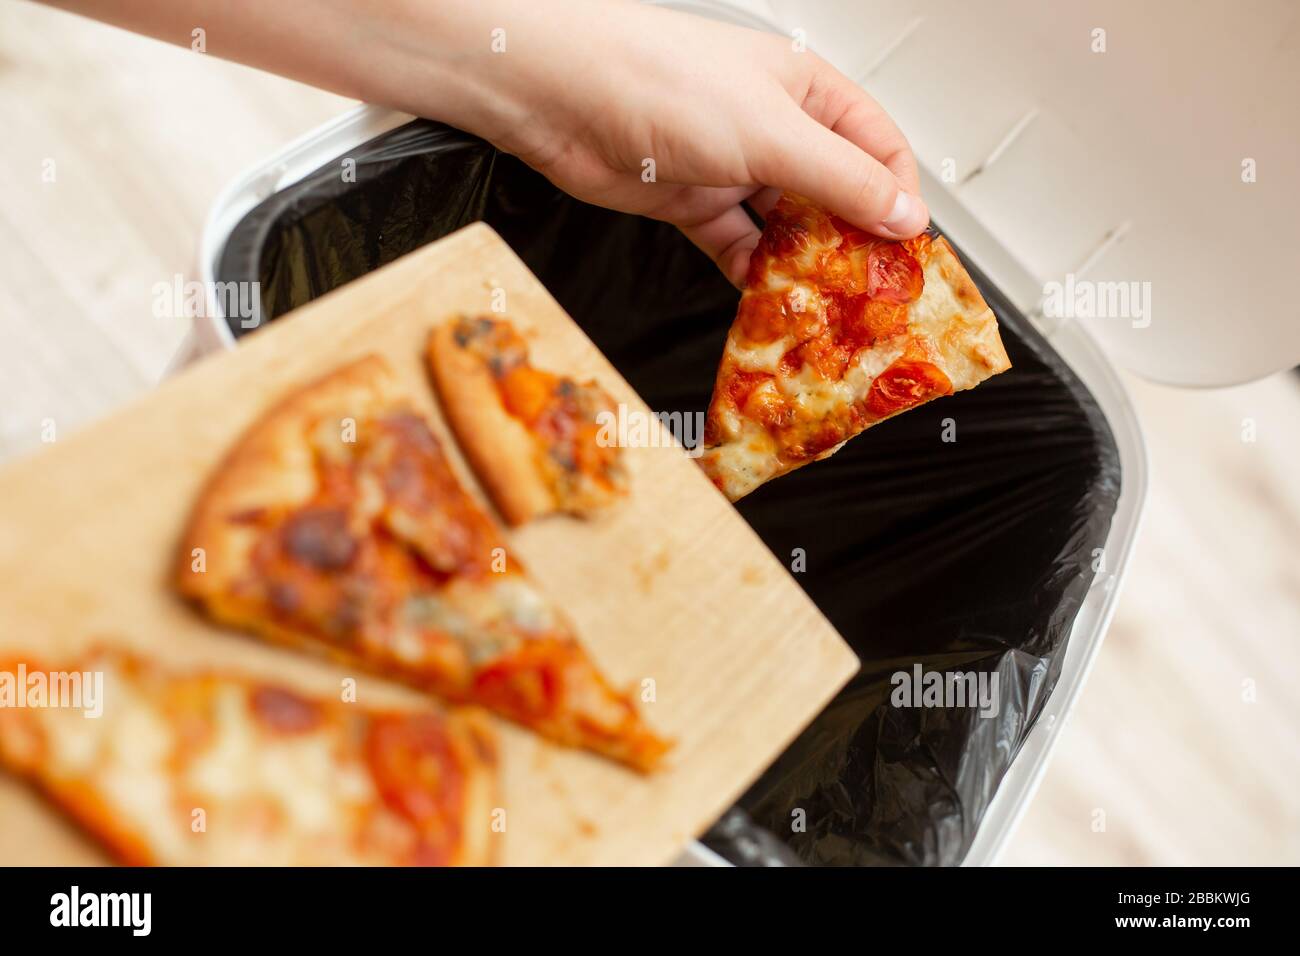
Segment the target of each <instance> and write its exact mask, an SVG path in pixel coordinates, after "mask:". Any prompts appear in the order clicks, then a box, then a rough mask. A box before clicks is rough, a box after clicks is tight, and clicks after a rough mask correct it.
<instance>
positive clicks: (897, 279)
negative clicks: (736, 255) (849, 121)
mask: <svg viewBox="0 0 1300 956" xmlns="http://www.w3.org/2000/svg"><path fill="white" fill-rule="evenodd" d="M1010 367H1011V362H1010V361H1009V360H1008V358H1007V353H1006V350H1005V349H1004V348H1003V346H1002V340H1001V338H1000V337H999V336H998V325H997V319H996V318H995V317H994V315H993V312H992V311H991V310H990V309H989V307H988V306H987V305H986V304H985V302H984V300H983V298H982V297H981V296H980V294H979V290H978V289H976V288H975V283H974V282H972V281H971V278H970V276H969V275H968V274H967V273H966V270H965V268H963V266H962V264H961V262H960V261H959V260H958V259H957V256H956V254H955V253H954V252H953V250H952V247H951V246H949V245H948V243H947V241H946V240H945V239H943V238H942V237H936V236H930V235H928V234H927V235H921V236H918V237H916V238H915V239H908V240H906V241H903V242H895V241H891V240H887V239H880V238H878V237H876V236H872V235H870V234H868V233H866V232H863V231H862V230H860V229H857V228H856V227H854V226H851V225H849V224H848V223H847V222H845V221H844V220H842V219H840V218H838V217H837V216H834V215H831V214H830V213H828V212H826V211H825V210H824V209H821V208H820V207H818V206H817V205H815V204H813V203H811V202H809V201H808V200H806V199H803V198H801V197H798V196H794V195H791V194H789V193H786V194H785V195H783V196H782V197H781V199H780V200H779V201H778V202H777V204H776V207H775V208H774V209H773V210H772V212H771V214H770V215H769V216H768V218H767V221H766V224H765V225H764V228H763V234H762V238H761V239H760V240H759V244H758V247H757V248H756V249H755V250H754V253H753V255H752V256H751V258H750V263H749V274H748V277H747V279H746V284H745V291H744V293H743V295H742V296H741V300H740V307H739V310H738V311H737V314H736V319H735V322H734V323H733V324H732V327H731V331H730V333H729V334H728V336H727V344H726V348H725V350H724V351H723V355H722V361H721V362H720V364H719V366H718V376H717V381H716V383H715V385H714V390H713V400H712V402H711V403H710V405H709V412H708V418H707V421H706V427H705V446H706V448H705V451H704V453H703V455H702V456H701V457H700V465H701V467H703V468H704V470H705V472H706V473H707V474H708V475H709V477H710V478H711V479H712V480H713V482H714V484H715V485H717V486H718V488H720V489H721V490H722V492H723V493H724V494H726V496H727V497H728V498H730V499H731V500H732V501H735V500H737V499H739V498H742V497H744V496H745V495H747V494H749V493H750V492H751V491H753V490H754V489H755V488H757V487H758V486H759V485H761V484H763V483H764V482H766V481H770V480H771V479H773V478H777V477H779V476H781V475H784V474H786V473H787V472H790V471H793V470H794V469H795V468H799V467H801V466H803V465H806V464H807V463H808V462H810V461H816V460H818V459H821V458H826V457H828V456H830V455H832V454H834V453H835V452H836V451H838V450H839V448H840V447H841V446H842V445H843V444H844V443H845V442H846V441H848V440H849V439H850V438H852V437H853V436H855V435H857V434H859V433H860V432H862V431H864V430H865V429H867V428H870V427H871V426H872V425H874V424H876V423H877V422H880V421H883V420H885V419H886V418H889V417H891V416H893V415H897V414H899V413H900V412H905V411H907V410H908V409H909V408H915V407H916V406H917V405H920V404H922V403H923V402H928V401H930V400H931V399H934V398H939V397H941V396H943V395H950V394H952V393H953V392H956V391H961V390H962V389H967V388H974V387H975V386H976V385H978V384H979V383H980V382H982V381H984V380H985V379H987V378H989V377H990V376H992V375H996V374H997V373H999V372H1003V371H1006V370H1007V369H1008V368H1010Z"/></svg>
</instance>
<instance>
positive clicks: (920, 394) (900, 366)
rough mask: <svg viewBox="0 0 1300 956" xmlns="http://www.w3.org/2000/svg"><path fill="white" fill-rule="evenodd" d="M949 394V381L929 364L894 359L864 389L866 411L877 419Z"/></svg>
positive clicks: (950, 387) (950, 389)
mask: <svg viewBox="0 0 1300 956" xmlns="http://www.w3.org/2000/svg"><path fill="white" fill-rule="evenodd" d="M951 394H952V382H951V381H950V380H949V378H948V376H947V375H945V374H944V373H943V370H942V369H940V368H938V367H937V366H935V365H932V364H931V363H929V362H922V361H917V360H915V359H898V360H897V361H896V362H894V363H893V364H892V365H890V366H889V368H887V369H885V370H884V371H883V372H881V373H880V374H879V375H877V376H876V380H875V381H874V382H872V383H871V388H869V389H868V390H867V398H866V406H867V410H868V411H869V412H871V414H873V415H875V416H876V417H877V418H885V417H887V416H889V415H894V414H896V413H898V412H901V411H903V410H904V409H908V408H912V407H913V406H916V405H920V404H921V403H922V402H928V401H929V400H930V399H932V398H938V397H939V396H941V395H951Z"/></svg>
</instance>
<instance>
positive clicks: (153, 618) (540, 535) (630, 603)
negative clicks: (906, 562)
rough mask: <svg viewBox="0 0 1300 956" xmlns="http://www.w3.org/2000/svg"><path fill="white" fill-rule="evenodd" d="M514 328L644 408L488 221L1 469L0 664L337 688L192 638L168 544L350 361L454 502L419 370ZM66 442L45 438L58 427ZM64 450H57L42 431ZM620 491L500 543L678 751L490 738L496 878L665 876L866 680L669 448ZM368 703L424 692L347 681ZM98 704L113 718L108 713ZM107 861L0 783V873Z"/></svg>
mask: <svg viewBox="0 0 1300 956" xmlns="http://www.w3.org/2000/svg"><path fill="white" fill-rule="evenodd" d="M502 292H504V296H505V304H506V309H507V311H506V315H507V317H508V318H510V319H511V320H512V321H513V322H514V323H515V324H516V326H517V327H518V328H520V329H521V331H523V332H524V333H525V334H526V335H528V337H529V338H530V340H531V342H532V351H533V358H534V361H535V363H536V364H538V365H539V366H542V367H546V368H552V369H556V370H565V371H568V372H570V373H572V374H574V375H575V376H576V377H577V378H579V379H585V378H595V379H597V380H598V381H599V382H600V383H601V384H602V385H603V386H604V387H605V388H606V389H607V390H608V391H609V392H610V393H611V395H613V396H614V398H615V400H616V401H618V402H626V403H627V405H628V407H629V408H630V409H635V410H636V411H637V412H639V413H646V412H647V409H646V407H645V405H644V403H642V402H641V400H640V399H639V398H638V397H637V395H636V394H635V393H634V392H633V391H632V389H631V388H630V387H629V386H628V385H627V383H626V382H624V381H623V379H622V378H621V377H620V376H619V374H618V373H617V372H616V371H615V370H614V368H613V366H611V365H610V364H609V362H607V361H606V360H605V358H604V357H603V356H602V355H601V354H600V352H599V351H598V350H597V349H596V348H595V346H594V345H592V343H591V341H590V340H589V339H588V338H587V337H586V336H585V335H584V334H583V333H582V331H581V330H580V329H579V328H578V327H577V325H575V324H574V322H573V321H572V319H570V318H569V317H568V316H567V315H565V313H564V312H563V310H561V309H560V307H559V305H558V304H557V303H556V302H555V300H554V299H552V298H551V297H550V295H549V294H547V292H546V290H545V289H544V288H543V287H542V285H541V283H540V282H538V281H537V279H536V278H535V277H534V276H533V275H532V274H531V273H530V272H529V271H528V270H527V268H526V267H525V266H524V264H523V263H522V262H521V261H520V260H519V259H518V258H517V257H516V256H515V255H514V253H512V252H511V251H510V249H509V248H508V247H507V246H506V244H505V243H504V242H503V241H502V240H501V239H500V237H499V236H497V235H496V233H494V232H493V231H492V230H491V229H490V228H488V227H487V226H485V225H482V224H476V225H472V226H469V227H467V228H465V229H462V230H461V231H459V232H457V233H455V234H454V235H451V236H448V237H447V238H445V239H443V240H441V241H439V242H436V243H434V244H432V245H430V246H427V247H425V248H424V249H421V250H420V251H418V252H415V253H413V254H411V255H409V256H406V257H405V258H403V259H401V260H399V261H398V262H395V263H393V264H391V265H389V266H388V267H386V268H384V269H381V270H379V271H378V272H376V273H374V274H373V275H370V276H367V277H366V278H364V279H361V280H359V281H357V282H354V283H352V284H350V285H348V286H347V287H346V288H343V289H340V290H338V291H337V292H335V293H333V294H331V295H328V296H325V297H324V298H322V299H320V300H318V301H316V302H313V303H312V304H310V305H308V306H306V307H305V308H302V309H299V310H298V311H297V312H295V313H294V314H292V315H291V316H286V317H285V318H283V319H280V320H278V321H276V322H275V323H273V324H272V325H271V326H270V327H268V328H266V329H263V330H261V331H258V332H257V333H256V334H254V335H252V336H250V337H249V338H247V339H246V340H245V341H244V342H243V343H242V344H241V345H240V346H239V348H238V349H237V350H235V351H234V352H231V353H227V354H222V355H220V356H217V357H214V358H210V359H207V360H205V361H203V362H200V363H199V364H198V365H196V366H195V367H193V368H190V369H188V370H187V371H185V372H184V373H183V374H181V375H178V376H177V377H175V378H173V379H171V380H169V381H167V382H165V383H164V384H163V385H162V386H161V387H159V388H158V389H157V390H156V391H155V392H154V393H152V394H151V395H150V396H148V397H147V398H146V399H144V400H143V401H142V402H140V403H138V404H136V405H134V406H133V407H129V408H127V409H125V410H124V411H122V412H120V413H119V414H117V415H115V416H113V417H112V418H110V419H108V420H107V421H104V422H101V423H99V424H98V425H96V426H94V427H92V428H90V429H88V430H86V431H83V432H81V433H79V434H76V435H72V436H69V437H67V438H64V437H63V436H61V435H58V436H57V440H56V441H55V442H54V443H53V444H52V445H51V447H50V448H48V449H47V450H45V451H43V452H42V453H41V454H39V455H36V456H35V457H33V458H30V459H28V460H26V461H23V462H20V463H17V464H16V465H14V466H12V467H10V468H9V469H8V470H7V471H5V472H3V473H0V593H2V594H3V599H0V656H3V653H2V652H5V651H10V650H14V649H17V650H28V651H32V650H34V651H36V652H38V654H39V657H40V658H41V659H42V660H47V661H51V662H53V660H54V659H55V658H57V657H58V656H60V655H62V654H63V653H64V652H68V653H71V652H74V651H75V650H77V649H78V648H79V647H81V646H82V645H84V644H86V643H89V642H90V641H92V640H94V639H96V638H100V639H104V638H107V639H111V640H114V641H120V642H122V643H125V644H128V645H131V646H133V647H135V648H136V649H138V650H141V651H143V652H145V653H146V654H149V655H152V656H155V657H157V658H160V659H164V660H166V661H168V662H172V663H175V664H181V665H189V664H202V665H219V666H220V667H222V668H226V669H231V670H236V669H242V670H246V671H249V672H252V673H256V674H261V675H265V676H271V677H274V678H276V679H278V680H281V681H284V682H288V683H291V684H294V685H296V686H299V687H301V688H303V689H305V690H308V691H316V692H319V693H323V694H329V695H333V694H337V693H338V688H339V681H340V679H341V676H345V675H346V676H352V674H351V672H346V671H343V670H341V669H339V668H337V667H335V666H334V665H331V664H328V663H326V662H323V661H318V660H316V659H313V658H311V657H308V656H303V655H298V654H295V653H292V652H290V651H285V650H281V649H277V648H273V647H270V646H268V645H264V644H262V643H260V642H259V641H257V640H255V639H252V638H247V637H244V636H242V635H240V634H237V633H233V632H228V631H223V630H221V629H218V628H216V627H213V626H211V625H209V624H208V623H206V622H205V621H204V620H203V619H201V618H200V617H198V616H197V615H196V614H194V613H193V612H192V611H191V610H190V609H189V608H188V607H187V606H186V605H184V604H183V603H182V602H180V601H179V600H177V599H176V598H175V597H173V596H172V594H170V593H169V592H168V589H167V587H166V583H165V577H166V574H167V570H168V568H169V566H170V562H171V559H172V555H173V552H174V548H175V546H176V538H177V535H178V534H179V532H180V530H181V527H182V523H183V522H184V520H185V517H186V515H187V513H188V511H189V509H190V506H191V504H192V503H193V501H194V499H195V496H196V495H197V493H198V491H199V489H200V486H201V484H202V483H203V481H204V480H205V479H206V477H207V475H208V473H209V472H210V470H211V469H212V468H214V467H216V465H217V464H218V462H219V461H220V459H221V458H222V456H223V455H224V453H225V452H226V450H227V448H229V447H230V445H231V444H232V443H233V442H234V441H235V440H236V438H237V437H238V436H239V435H240V433H241V432H242V431H243V430H244V428H245V427H246V426H247V425H248V424H249V423H251V422H252V421H253V420H255V419H256V418H257V417H258V416H259V415H261V414H262V412H263V411H264V410H265V409H267V408H268V407H269V405H270V404H271V403H272V402H274V401H275V400H276V399H277V398H278V397H279V396H280V395H282V394H283V393H285V392H286V391H288V390H290V389H292V388H293V387H295V386H297V385H299V384H301V383H304V382H307V381H309V380H311V379H314V378H316V377H318V376H319V375H321V374H323V373H325V372H327V371H329V370H331V369H332V368H335V367H337V366H339V365H341V364H343V363H345V362H347V361H349V360H350V359H353V358H356V357H359V356H361V355H364V354H366V353H370V352H376V353H380V354H382V355H384V356H386V357H387V358H388V360H389V361H390V362H391V364H392V365H393V367H394V368H395V369H396V370H397V372H398V374H399V375H400V376H402V378H403V379H404V380H405V382H406V384H407V386H408V388H409V391H410V393H411V394H412V395H413V396H414V397H415V398H416V400H417V401H418V402H420V404H421V405H422V406H423V407H424V408H426V409H427V410H428V412H429V413H430V414H431V415H432V416H433V418H434V425H435V429H436V430H437V431H438V433H439V435H440V436H442V437H443V438H444V439H445V440H446V441H447V445H448V448H449V449H451V450H452V454H453V457H454V459H455V463H456V465H457V466H458V468H459V471H460V474H461V477H462V479H463V480H464V481H465V482H466V484H467V486H469V487H471V488H473V489H474V490H475V491H476V492H477V491H478V488H477V485H475V484H474V482H473V480H472V473H471V472H470V471H469V469H468V468H467V467H465V464H464V460H463V459H462V458H460V457H459V454H458V452H457V451H456V450H455V443H454V441H451V440H450V438H449V432H448V430H447V428H446V425H445V423H444V422H443V420H442V418H441V416H440V413H439V410H438V408H437V404H436V401H435V400H434V397H433V394H432V391H431V390H430V387H429V382H428V379H427V377H426V375H425V372H424V369H423V365H422V360H421V356H422V353H423V346H424V342H425V338H426V336H427V334H428V331H429V329H430V328H431V327H432V326H433V325H434V324H436V323H437V322H439V321H442V320H444V319H446V318H447V317H449V316H450V315H452V314H454V313H457V312H466V313H471V314H473V313H489V312H490V311H491V308H492V304H493V302H494V295H495V296H496V297H497V298H496V301H498V302H499V301H500V296H501V294H502ZM55 426H56V428H57V422H56V423H55ZM56 435H57V433H56ZM625 454H626V456H627V462H628V466H629V468H630V470H631V474H632V494H631V497H630V499H629V500H628V501H626V502H624V503H622V504H621V505H620V506H619V507H618V508H617V509H616V510H615V511H614V512H613V513H611V514H608V515H606V516H604V517H602V518H601V519H599V520H596V521H592V522H583V521H578V520H575V519H571V518H565V517H552V518H549V519H544V520H542V521H540V522H536V523H534V524H532V525H530V526H528V527H526V528H523V529H521V530H518V531H514V532H512V533H511V535H510V538H511V541H512V543H513V545H514V547H515V550H516V552H517V553H518V554H519V555H520V557H521V559H522V560H523V561H524V562H525V563H526V565H527V566H528V567H529V569H530V570H531V572H532V574H533V575H534V577H535V578H537V579H538V580H539V582H540V583H541V585H542V586H543V588H544V589H545V590H546V591H547V592H548V593H549V594H550V595H551V596H552V597H553V599H555V600H556V601H557V602H558V603H559V604H560V605H561V606H562V607H563V608H564V609H565V610H566V612H567V613H568V614H569V616H570V617H571V619H572V620H573V621H574V623H575V624H576V626H577V630H578V634H579V635H580V638H581V640H582V641H583V642H584V644H585V645H586V646H587V647H588V648H589V650H590V651H591V652H592V654H593V656H594V657H595V658H596V660H597V662H598V663H599V664H600V665H601V666H602V667H603V668H604V670H605V671H606V673H607V674H609V675H610V677H611V679H613V680H614V681H615V682H616V683H619V684H632V683H635V684H636V685H637V686H638V687H640V686H641V685H642V681H643V680H645V679H646V678H651V679H653V681H654V689H655V700H654V701H653V702H651V703H645V704H643V705H642V706H643V708H644V712H645V714H646V716H647V718H648V720H649V721H650V723H651V724H652V725H653V726H654V727H655V728H656V729H657V730H659V731H660V732H662V733H665V734H667V735H668V736H670V737H673V738H676V740H677V745H676V747H675V749H674V750H673V751H672V753H671V754H670V757H669V760H668V766H667V768H666V769H665V770H664V771H662V772H660V773H658V774H656V775H654V776H652V777H649V778H643V777H640V776H638V775H636V774H634V773H631V772H629V771H626V770H624V769H622V768H620V767H617V766H615V765H613V764H611V763H608V762H606V761H603V760H600V759H598V758H594V757H590V756H587V755H585V754H581V753H576V752H573V751H566V750H562V749H560V748H556V747H553V746H551V745H549V744H547V743H544V742H542V741H539V740H538V739H536V738H535V737H533V736H531V735H530V734H528V733H526V732H524V731H521V730H518V729H516V728H514V727H513V726H509V725H506V724H504V723H500V724H499V726H500V727H501V732H502V744H503V746H502V778H503V779H502V794H501V803H502V806H503V807H504V808H505V809H506V830H505V833H503V834H501V835H500V836H499V839H501V841H502V846H501V848H500V851H501V852H500V859H501V861H502V862H504V863H508V864H524V865H530V864H657V863H664V862H667V861H669V860H671V859H672V858H673V856H674V855H675V854H676V853H677V852H678V851H679V850H680V848H681V847H682V846H683V844H685V843H686V842H687V841H688V840H689V839H690V838H692V837H693V836H696V835H697V834H699V833H700V832H701V831H702V830H703V829H704V828H706V827H707V826H708V825H709V824H710V823H711V822H712V821H713V820H715V819H716V818H717V817H718V816H719V814H720V813H721V812H722V811H724V810H725V809H726V808H727V807H728V806H729V805H730V804H731V802H732V801H733V800H734V799H735V798H736V797H737V796H738V795H739V794H740V793H741V792H742V791H743V790H744V788H745V787H746V786H747V785H748V784H749V783H750V782H751V781H752V780H753V779H754V778H755V777H756V776H757V775H758V773H760V772H761V771H762V770H763V769H764V768H765V767H766V766H767V765H768V764H769V763H770V762H771V761H772V759H773V758H774V757H776V756H777V754H779V753H780V752H781V750H782V749H783V748H784V747H785V745H786V744H787V743H788V742H789V741H790V740H791V739H792V738H793V737H794V736H795V735H796V734H797V733H798V732H799V730H800V729H801V728H803V727H804V726H805V724H807V722H808V721H809V720H810V719H811V718H812V717H813V716H814V715H815V714H816V713H817V712H818V710H819V709H820V708H821V707H822V706H823V705H824V704H825V703H826V701H827V700H828V699H829V698H830V697H831V696H832V695H833V694H834V693H835V692H836V691H837V690H838V689H839V688H840V687H841V686H842V685H843V684H844V682H845V681H846V680H848V678H849V677H850V676H851V675H852V674H853V672H854V671H855V670H856V668H857V661H856V659H855V658H854V656H853V654H852V653H851V652H850V650H849V649H848V647H847V646H846V645H845V644H844V643H843V641H842V640H841V639H840V637H839V635H837V634H836V633H835V631H834V630H833V629H832V627H831V626H830V624H829V623H828V622H827V621H826V620H825V618H824V617H822V615H821V614H820V612H819V611H818V610H817V608H816V607H815V606H814V605H813V604H812V603H811V602H810V601H809V600H808V598H807V597H806V596H805V595H804V594H803V592H802V591H801V590H800V589H799V587H798V586H797V585H796V584H795V582H794V580H793V579H792V578H791V576H790V574H789V573H788V572H787V570H786V568H785V567H783V566H782V565H781V563H780V562H778V561H777V560H776V559H775V558H774V557H773V556H772V554H771V553H770V552H769V551H768V550H767V548H766V547H765V546H764V545H763V543H762V542H761V541H760V540H759V539H758V537H757V536H756V535H755V534H754V532H753V531H752V530H751V529H750V528H749V527H748V525H746V524H745V522H744V521H743V520H742V519H741V518H740V517H739V515H737V513H736V512H735V511H734V510H733V508H732V507H731V505H730V504H729V503H728V502H727V501H726V500H725V499H724V498H723V497H722V495H720V494H719V493H718V492H717V491H715V490H714V488H713V486H712V485H711V484H710V483H709V482H708V480H707V479H705V477H704V476H703V474H702V473H701V472H700V471H699V470H698V469H697V467H696V466H695V464H694V463H693V462H691V461H690V460H689V459H688V458H687V457H686V455H685V454H684V453H683V452H682V451H681V449H680V448H673V447H636V448H629V449H628V450H627V452H626V453H625ZM358 685H359V688H358V689H359V699H360V700H362V701H366V702H377V701H380V700H381V699H402V700H411V699H418V695H416V694H415V693H414V692H413V691H409V690H406V689H403V688H398V687H396V686H394V685H392V684H390V683H388V682H385V681H381V680H379V679H377V678H366V677H360V678H358ZM110 706H111V703H110ZM103 859H104V858H103V857H102V856H101V855H100V854H99V852H98V851H97V850H96V849H95V848H94V847H93V846H92V845H91V844H90V843H89V842H87V841H86V840H85V839H84V838H83V837H82V836H81V835H80V834H79V833H78V832H76V831H75V830H74V829H72V828H71V827H69V826H68V825H67V824H66V823H64V822H63V821H62V820H61V819H60V818H59V817H58V816H57V815H55V814H54V813H53V812H52V811H51V810H49V809H48V808H47V807H46V805H45V804H43V803H42V802H41V801H40V799H39V798H38V797H37V796H35V795H34V794H33V793H32V792H30V791H29V790H28V789H27V788H26V787H24V786H23V785H21V784H20V783H18V782H16V781H14V780H13V779H11V778H9V777H7V776H4V775H3V774H0V863H15V864H16V863H93V862H96V861H102V860H103Z"/></svg>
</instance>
